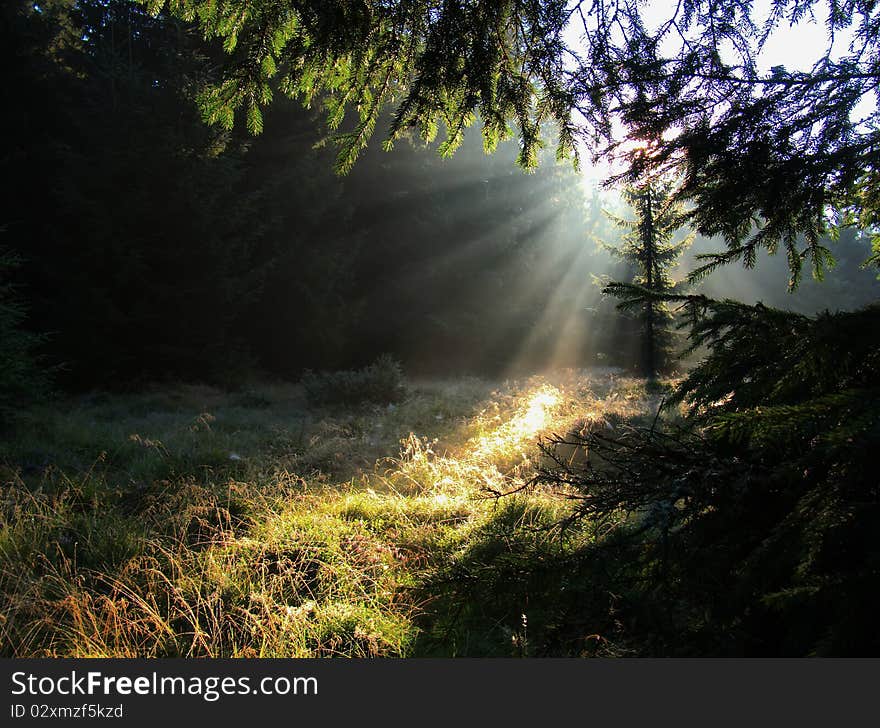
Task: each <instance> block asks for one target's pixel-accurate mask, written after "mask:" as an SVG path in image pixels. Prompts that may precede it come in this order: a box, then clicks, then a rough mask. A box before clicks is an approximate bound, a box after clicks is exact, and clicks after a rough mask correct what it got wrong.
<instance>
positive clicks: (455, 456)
mask: <svg viewBox="0 0 880 728" xmlns="http://www.w3.org/2000/svg"><path fill="white" fill-rule="evenodd" d="M655 406H656V401H655V400H654V399H652V398H651V397H649V396H648V395H647V394H646V393H645V390H644V387H643V386H642V385H641V383H639V382H637V381H634V380H625V379H619V378H617V379H615V378H614V377H613V375H608V374H605V375H597V374H594V375H591V376H588V375H586V374H584V373H576V372H568V373H564V374H560V375H558V376H556V377H553V378H549V379H539V378H533V379H531V380H528V381H523V382H509V383H505V384H504V385H501V386H499V385H498V384H497V383H489V382H485V381H481V380H476V379H460V380H455V381H448V382H440V381H433V382H423V383H411V384H410V386H409V389H408V394H407V396H406V398H405V399H403V400H402V401H400V402H399V403H397V404H392V405H388V406H379V405H364V406H361V407H359V408H348V409H342V408H339V407H337V408H333V407H330V406H324V407H319V406H315V405H309V404H308V403H307V401H306V398H305V396H304V393H303V391H302V390H301V388H299V387H296V386H288V385H283V386H282V385H262V386H259V387H255V388H253V389H251V390H249V391H246V392H241V393H234V394H226V393H222V392H219V391H217V390H214V389H210V388H205V387H175V388H173V389H164V390H156V391H153V392H147V393H143V394H140V395H136V396H125V397H117V396H110V395H103V394H98V395H93V396H90V397H82V398H79V399H76V400H73V401H69V402H65V403H63V406H56V407H54V408H52V409H48V408H47V409H42V410H38V411H34V412H30V413H28V414H27V415H26V416H25V417H24V418H23V419H22V420H21V424H20V425H18V426H17V428H16V430H15V431H14V432H13V433H11V435H12V436H11V437H7V438H6V439H5V440H4V441H3V442H2V443H0V463H2V465H0V468H2V471H0V477H2V482H3V489H2V503H0V644H2V654H3V655H5V656H44V655H49V656H147V657H162V656H218V657H219V656H252V657H258V656H260V657H262V656H265V657H270V656H271V657H275V656H284V657H290V656H302V657H306V656H352V657H368V656H370V657H372V656H417V655H534V654H560V655H562V654H594V653H609V652H614V650H615V649H622V648H620V647H619V645H622V644H623V643H624V641H625V640H623V639H617V638H616V637H615V636H614V635H613V634H611V633H612V632H613V631H614V624H615V622H614V618H613V617H614V604H613V595H609V592H608V590H607V589H604V588H603V587H602V584H601V579H600V578H599V577H597V573H598V572H597V570H596V568H595V564H594V563H592V562H591V561H590V559H591V558H592V557H587V556H585V554H586V553H588V552H589V551H590V550H589V549H587V547H588V546H589V545H590V544H592V543H594V542H595V540H596V539H597V538H598V534H596V533H594V532H593V530H592V529H591V526H590V524H580V525H579V526H578V527H576V528H572V529H569V530H567V531H565V532H563V533H560V532H559V531H558V530H554V529H549V528H548V527H549V526H550V525H552V524H553V523H555V522H556V521H558V520H559V518H560V517H562V516H563V515H564V514H565V513H566V509H567V507H568V503H567V502H566V500H565V499H564V498H560V497H559V494H553V493H549V492H542V491H535V490H528V491H526V492H523V493H520V494H517V495H514V496H509V497H506V498H503V499H500V500H497V499H494V498H491V497H489V496H490V494H491V493H492V492H493V491H496V492H497V491H502V492H506V491H509V490H514V489H516V488H517V487H518V486H520V485H522V484H523V483H524V482H525V481H526V480H527V479H528V478H529V476H530V475H531V473H532V472H533V468H534V467H535V460H536V458H537V455H538V450H537V447H536V441H537V438H538V437H539V436H540V435H541V434H542V433H545V432H548V431H555V432H563V431H566V430H567V429H571V428H573V427H577V426H578V425H579V423H582V421H583V420H584V418H612V417H639V416H645V415H647V414H648V413H649V412H651V411H652V409H653V408H654V407H655ZM585 614H602V615H604V617H607V619H605V618H604V617H603V619H601V620H599V622H598V623H597V622H596V620H595V619H592V618H590V619H588V620H587V621H586V622H585V621H584V618H583V615H585ZM577 615H581V616H580V617H578V616H577ZM612 645H614V647H612Z"/></svg>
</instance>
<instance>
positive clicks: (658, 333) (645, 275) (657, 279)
mask: <svg viewBox="0 0 880 728" xmlns="http://www.w3.org/2000/svg"><path fill="white" fill-rule="evenodd" d="M671 188H672V186H671V185H670V184H669V183H662V182H645V183H642V184H640V185H635V186H630V187H627V188H626V189H625V190H624V191H623V197H624V199H625V200H626V201H627V202H628V203H629V205H630V206H631V207H632V209H633V211H634V212H635V214H636V219H635V220H627V219H624V218H622V217H618V216H615V215H609V217H611V219H612V220H613V222H614V223H615V224H616V225H617V226H618V227H621V228H623V229H625V230H629V232H628V233H627V234H626V235H624V236H623V238H622V240H621V242H620V243H619V244H618V245H616V246H615V245H608V244H606V245H605V247H606V248H607V249H608V250H610V251H611V252H612V253H613V254H614V255H616V256H618V257H619V258H621V259H623V260H624V261H626V262H627V263H629V264H630V265H632V266H633V267H634V268H635V270H636V274H635V276H634V278H633V280H632V284H634V285H632V284H627V283H617V282H612V283H610V284H609V285H607V286H606V287H605V289H604V290H605V292H606V293H609V294H611V295H612V296H616V297H617V298H620V299H622V300H621V302H620V303H619V304H618V307H619V308H620V309H622V310H625V311H626V310H632V309H638V310H639V320H640V325H641V338H642V343H641V358H640V363H639V364H640V368H641V373H642V375H643V376H645V377H648V378H649V379H654V378H656V376H657V374H658V373H659V372H661V371H663V370H666V369H667V368H668V367H669V364H670V354H671V347H672V331H671V323H672V314H671V312H670V310H669V306H668V305H667V303H666V302H665V301H664V299H663V296H665V295H667V294H669V293H672V292H673V291H675V290H676V288H677V285H676V284H675V283H674V282H673V280H672V277H671V275H670V273H671V270H672V268H673V267H675V265H676V264H677V262H678V260H679V258H680V257H681V255H682V253H683V252H684V251H685V249H687V247H688V246H689V245H690V244H691V242H692V241H693V238H694V235H693V233H692V234H690V235H687V236H686V237H684V238H683V239H680V240H678V241H674V236H675V233H676V232H677V231H678V230H679V229H680V228H681V227H682V226H683V225H684V224H685V223H686V221H687V214H686V213H685V211H684V209H683V207H682V206H681V205H680V204H678V203H676V202H675V201H674V200H673V199H672V197H671ZM645 294H647V295H645Z"/></svg>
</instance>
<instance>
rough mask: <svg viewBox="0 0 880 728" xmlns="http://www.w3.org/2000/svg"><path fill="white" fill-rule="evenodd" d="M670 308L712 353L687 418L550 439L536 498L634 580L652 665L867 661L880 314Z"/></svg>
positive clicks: (875, 521)
mask: <svg viewBox="0 0 880 728" xmlns="http://www.w3.org/2000/svg"><path fill="white" fill-rule="evenodd" d="M673 300H674V301H677V302H678V303H680V304H683V305H684V306H685V307H686V308H687V309H689V313H690V315H691V316H692V317H693V318H692V321H691V326H692V328H691V332H690V338H691V343H692V345H693V346H699V347H705V349H706V350H707V352H708V353H707V355H706V357H705V358H704V359H703V361H702V362H701V363H700V364H699V365H697V366H696V367H695V368H694V369H693V370H692V371H691V372H690V374H689V375H688V376H687V377H686V378H685V379H684V380H683V381H682V382H681V384H679V385H678V386H677V387H676V388H675V390H674V391H673V393H672V396H671V397H670V398H669V399H668V401H667V407H672V406H673V405H675V404H676V403H685V404H686V405H687V406H688V412H689V413H688V415H687V416H686V417H685V418H684V420H680V419H678V420H677V419H676V418H674V417H673V418H667V417H658V418H657V419H655V420H654V421H653V422H645V423H641V424H639V423H635V424H633V423H624V422H612V423H599V424H597V425H596V426H595V427H593V428H592V429H591V430H590V431H588V432H586V433H584V435H583V436H582V437H580V436H571V435H570V436H567V437H565V438H561V437H556V438H552V439H551V440H549V441H548V442H547V443H546V444H545V446H544V448H545V451H546V453H547V454H548V456H549V457H551V458H555V467H550V468H547V469H546V470H545V471H544V473H543V474H542V476H541V480H542V481H544V482H547V483H552V484H554V485H555V486H557V487H564V488H565V489H567V490H568V492H569V494H570V497H572V498H574V499H576V500H577V502H578V504H579V505H578V508H577V514H576V515H575V516H573V517H575V518H578V517H589V518H591V519H595V520H597V521H598V522H605V523H607V524H609V525H610V526H612V527H616V531H617V536H616V538H617V539H618V541H617V543H618V544H619V546H620V548H625V549H627V553H628V554H629V555H630V557H631V558H633V559H635V560H637V562H638V563H639V564H641V567H639V568H641V569H643V572H642V573H643V574H644V575H645V580H644V581H643V582H641V583H640V584H639V586H638V588H635V589H633V590H632V591H630V592H629V594H628V598H629V599H630V600H632V601H630V603H629V604H628V606H627V609H628V610H630V611H629V614H630V617H632V616H633V615H634V614H635V613H636V612H640V613H643V614H649V615H650V617H649V619H651V620H653V624H654V628H655V629H656V632H655V633H654V634H644V633H637V634H636V635H634V637H635V638H636V639H638V640H639V641H641V642H643V643H645V644H651V645H653V646H652V647H651V649H652V650H655V651H657V652H658V653H660V654H680V653H682V652H684V653H696V654H703V655H705V654H752V655H770V654H775V655H807V654H820V655H823V654H826V655H841V654H849V655H868V654H876V652H877V650H878V649H880V632H878V631H877V628H876V624H875V619H874V616H873V615H874V614H876V610H877V608H878V606H880V604H878V601H877V593H878V592H877V589H876V585H877V583H878V578H880V571H878V569H880V566H878V565H880V547H878V545H877V542H876V539H875V538H873V536H872V534H874V533H876V530H877V528H878V527H880V489H878V481H877V478H876V475H875V473H874V467H873V463H872V453H873V452H874V448H876V447H878V446H880V419H878V418H877V414H876V413H877V407H878V405H880V396H878V395H880V390H878V388H877V386H876V382H877V376H878V373H880V369H878V368H880V346H878V343H877V342H878V341H880V308H878V307H877V306H873V307H869V308H866V309H863V310H860V311H857V312H853V313H835V314H830V313H824V314H819V315H817V316H814V317H808V316H802V315H797V314H791V313H787V312H784V311H778V310H773V309H767V308H765V307H764V306H761V305H757V306H745V305H743V304H739V303H736V302H732V301H714V300H711V299H707V298H705V297H701V296H687V297H683V296H682V297H676V298H674V299H673ZM560 444H562V445H563V447H562V449H561V450H560V452H568V451H570V449H571V447H583V448H586V450H587V452H588V453H589V458H588V462H587V465H586V466H584V467H573V466H572V465H571V464H569V463H568V462H566V461H565V460H564V459H563V458H561V457H559V456H557V455H556V452H557V447H558V446H559V445H560ZM625 571H626V570H624V571H621V573H620V576H621V577H623V576H624V575H625ZM630 586H632V585H631V584H630ZM630 626H631V627H632V629H634V630H639V629H640V627H637V626H634V625H630Z"/></svg>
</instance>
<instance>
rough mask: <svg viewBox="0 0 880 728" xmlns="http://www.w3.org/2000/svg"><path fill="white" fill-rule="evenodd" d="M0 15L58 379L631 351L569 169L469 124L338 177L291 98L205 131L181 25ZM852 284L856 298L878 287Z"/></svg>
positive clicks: (6, 174) (224, 376)
mask: <svg viewBox="0 0 880 728" xmlns="http://www.w3.org/2000/svg"><path fill="white" fill-rule="evenodd" d="M0 16H2V31H0V32H2V49H0V53H3V54H4V58H3V63H2V71H0V72H2V74H3V76H4V78H3V89H4V93H5V98H6V103H4V108H5V111H4V113H3V114H2V115H0V128H2V133H3V138H4V139H5V140H6V142H5V149H4V152H3V154H2V156H0V166H2V175H3V179H4V180H5V181H6V185H5V187H6V189H5V191H4V194H3V195H2V210H0V226H2V229H3V233H2V234H0V247H2V248H3V249H6V250H10V251H12V252H13V253H14V254H16V255H17V256H18V257H19V258H20V259H21V263H20V264H19V265H18V267H17V268H16V269H15V270H14V271H12V272H11V273H9V272H7V273H5V275H12V276H14V279H15V282H16V284H17V288H16V295H17V296H19V297H20V300H21V301H22V302H23V303H24V305H25V307H26V309H27V318H26V319H25V323H24V325H25V326H27V327H28V328H29V329H30V330H32V331H34V332H39V333H41V334H45V335H46V336H45V338H44V340H43V341H42V343H41V345H40V353H41V354H42V355H43V361H44V362H45V364H46V365H47V366H53V367H59V369H58V375H57V378H58V381H60V382H61V383H62V384H63V385H65V386H69V387H75V388H80V387H95V386H131V385H136V384H137V383H139V382H145V381H149V380H156V379H168V378H171V379H187V380H207V381H213V382H218V383H226V384H235V383H236V382H237V381H240V380H241V379H242V378H243V377H245V376H247V375H250V374H252V373H255V372H262V373H267V374H272V375H276V376H283V377H290V378H293V377H297V376H299V375H300V374H301V373H302V371H304V370H305V369H308V368H312V369H321V368H344V367H352V366H361V365H364V364H366V363H368V362H369V361H372V360H374V359H375V358H376V357H377V356H378V355H380V354H381V353H383V352H390V353H392V354H394V355H395V356H397V357H398V358H400V359H402V360H403V361H404V363H405V364H406V365H407V367H408V368H410V369H411V370H412V371H424V372H432V371H474V372H480V373H500V372H503V371H507V370H509V368H510V367H511V365H512V364H516V365H518V366H520V367H522V368H537V367H541V366H546V365H549V364H565V365H578V364H581V365H587V364H592V363H608V364H618V365H623V364H626V363H627V361H629V360H630V359H631V357H632V352H633V351H634V347H635V346H636V343H635V341H634V339H633V332H634V329H633V327H632V326H631V325H630V324H629V323H627V322H626V321H625V320H624V319H622V318H621V317H620V316H619V315H618V314H617V313H616V312H615V310H614V305H613V302H610V301H604V300H600V299H599V296H598V290H599V287H598V286H597V285H594V281H593V280H591V276H593V275H600V274H606V275H611V276H612V277H623V278H626V276H627V275H628V274H629V272H628V271H627V270H626V268H625V267H623V266H621V265H620V264H613V263H612V262H611V261H610V260H609V259H608V257H607V255H606V254H605V253H603V252H602V251H601V250H600V249H599V248H598V247H597V246H596V245H595V242H594V241H595V239H596V238H603V237H604V238H607V237H608V236H616V235H617V234H618V233H617V232H615V230H614V227H613V225H610V223H609V222H608V220H607V219H606V218H605V217H604V216H603V215H602V214H601V208H602V207H603V205H606V206H607V204H609V203H608V201H607V200H605V199H603V198H602V197H600V196H599V195H593V197H592V199H589V198H587V199H585V197H584V194H583V190H582V188H581V186H580V184H579V180H578V177H577V174H576V173H575V172H574V171H573V170H571V169H570V168H568V167H560V166H556V165H554V164H553V163H552V161H550V162H548V163H545V164H543V165H542V166H541V167H540V168H539V170H538V171H537V172H536V173H535V174H532V175H526V174H523V173H522V172H521V171H519V170H518V169H516V168H515V166H514V165H513V163H512V161H513V159H514V157H515V156H516V151H517V150H516V149H515V144H508V145H506V146H505V145H502V149H501V150H500V151H499V152H498V153H497V154H495V155H491V156H487V155H484V154H483V153H482V151H481V149H480V139H479V134H478V133H474V134H471V135H469V136H468V138H467V139H466V142H465V145H464V148H463V149H462V150H460V151H459V152H458V153H457V154H456V156H455V157H454V158H452V159H448V160H447V159H441V158H440V157H439V156H438V155H437V154H436V153H435V152H434V150H432V149H427V150H426V149H424V148H422V145H420V144H416V143H412V144H408V143H399V144H398V145H397V147H396V148H395V150H394V151H393V152H391V153H385V152H382V151H381V150H379V149H375V148H374V149H371V150H369V152H368V153H367V154H365V155H364V157H363V158H362V159H361V160H360V161H359V163H358V165H357V166H356V167H355V169H354V171H353V172H352V173H351V174H350V175H348V176H347V177H344V178H339V177H336V176H335V175H334V173H333V152H332V150H331V149H329V148H323V147H320V146H318V147H316V144H317V143H318V142H319V141H320V140H321V136H320V135H321V128H322V126H321V114H320V109H315V110H311V111H308V110H303V109H302V108H300V107H299V106H298V105H296V104H295V103H293V102H286V101H285V102H279V103H276V104H274V105H273V106H272V108H271V109H270V112H269V113H267V115H266V120H265V129H264V132H263V133H262V134H261V135H260V136H258V137H248V136H246V135H245V134H244V133H238V132H235V133H230V132H224V131H222V130H219V129H217V128H211V127H208V126H206V125H205V124H204V123H203V121H202V119H201V117H200V114H199V110H198V105H197V93H198V90H199V89H200V88H201V87H202V85H203V84H204V82H205V81H206V80H209V79H211V78H213V77H215V75H216V74H217V73H218V68H219V67H220V64H221V61H222V57H223V53H222V51H221V49H220V48H219V47H216V46H215V45H213V44H212V43H210V42H207V41H205V40H204V39H202V38H201V37H200V35H199V33H198V32H196V31H194V30H193V28H191V27H188V26H187V25H185V24H182V23H181V22H180V21H177V20H173V19H170V18H166V17H164V16H160V17H158V18H152V17H150V16H149V15H147V14H146V13H145V12H144V10H143V9H142V8H141V7H140V6H138V5H136V4H132V3H130V2H125V1H123V0H47V1H46V2H42V3H40V4H39V5H38V6H35V5H34V4H33V3H30V2H24V1H22V0H14V1H12V2H7V3H3V5H2V9H0ZM243 126H244V125H238V127H237V128H240V127H243ZM441 136H442V132H441ZM846 244H849V245H851V246H855V248H858V250H859V252H861V251H862V250H863V248H864V245H863V243H862V242H861V241H857V240H849V241H847V242H846ZM857 257H858V256H857V255H847V256H845V257H844V262H845V263H846V266H849V263H848V261H849V260H850V259H852V260H853V261H855V260H856V258H857ZM853 265H855V263H854V264H853ZM850 267H851V266H850ZM847 270H849V268H847ZM853 275H855V276H856V278H858V280H859V281H862V282H860V283H859V284H858V285H857V286H855V287H854V285H853V284H852V283H851V282H850V283H847V285H845V286H842V287H840V288H841V291H840V292H842V295H844V296H845V297H846V296H848V297H850V298H852V297H853V296H855V297H856V298H858V297H859V295H860V294H861V292H862V291H863V289H864V290H865V291H869V293H871V295H870V296H868V297H876V288H872V286H873V278H872V276H871V275H870V274H867V273H865V274H863V273H862V272H858V271H857V272H856V273H854V274H853ZM859 276H862V277H860V278H859ZM772 288H773V289H775V290H780V288H784V283H783V285H782V286H780V285H779V281H773V286H772ZM810 295H811V296H812V295H813V294H810ZM825 295H826V294H825V293H824V292H820V293H816V294H815V296H816V300H817V302H818V303H819V305H815V306H812V307H813V308H822V307H824V306H822V305H821V301H822V300H824V297H825ZM863 298H864V296H863ZM812 303H813V302H812V301H807V305H808V307H810V306H811V305H812ZM833 307H836V306H834V305H832V308H833ZM843 307H846V306H843Z"/></svg>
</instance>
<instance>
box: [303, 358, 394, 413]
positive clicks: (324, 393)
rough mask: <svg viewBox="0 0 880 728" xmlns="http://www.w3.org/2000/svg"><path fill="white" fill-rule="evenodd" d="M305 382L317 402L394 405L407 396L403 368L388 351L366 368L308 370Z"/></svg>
mask: <svg viewBox="0 0 880 728" xmlns="http://www.w3.org/2000/svg"><path fill="white" fill-rule="evenodd" d="M302 385H303V387H304V388H305V392H306V397H307V399H308V401H309V403H310V404H313V405H352V404H392V403H395V402H400V401H401V400H402V399H403V398H404V397H405V396H406V387H405V385H404V379H403V367H401V365H400V362H398V361H397V360H395V359H394V358H393V357H391V356H389V355H387V354H385V355H383V356H380V357H379V358H378V359H376V361H374V362H373V363H372V364H370V365H369V366H366V367H364V368H363V369H357V370H344V371H337V372H313V371H307V372H306V373H305V375H304V376H303V378H302Z"/></svg>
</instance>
